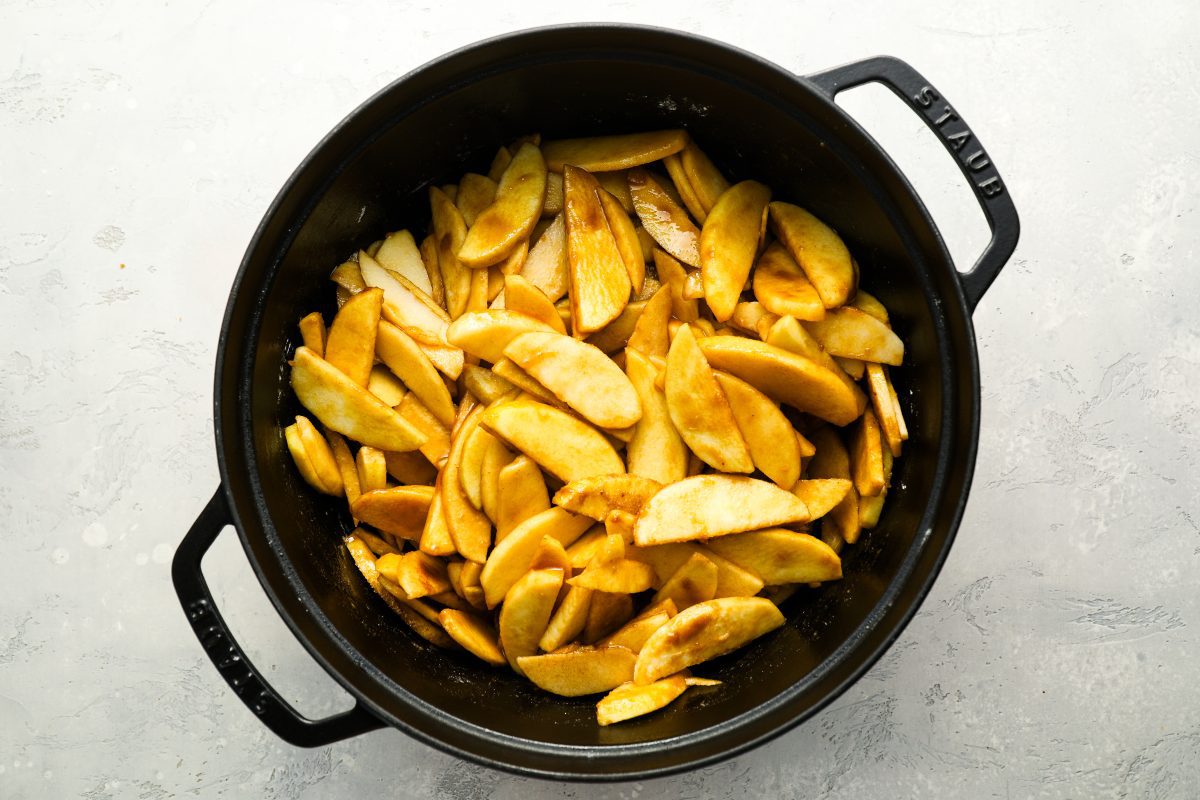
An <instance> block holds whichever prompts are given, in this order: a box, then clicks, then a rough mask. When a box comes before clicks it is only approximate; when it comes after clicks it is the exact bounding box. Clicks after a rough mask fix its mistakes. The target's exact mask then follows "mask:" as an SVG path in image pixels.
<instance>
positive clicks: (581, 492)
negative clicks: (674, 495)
mask: <svg viewBox="0 0 1200 800" xmlns="http://www.w3.org/2000/svg"><path fill="white" fill-rule="evenodd" d="M660 489H662V484H661V483H659V482H658V481H655V480H651V479H650V478H644V477H642V476H641V475H595V476H593V477H590V478H582V479H580V480H577V481H571V482H570V483H568V484H567V485H566V486H564V487H562V488H561V489H559V490H558V491H557V492H556V493H555V494H554V504H555V505H556V506H559V507H561V508H565V509H567V510H568V511H572V512H574V513H576V514H583V515H585V516H588V517H591V518H592V519H594V520H597V521H600V522H603V521H604V520H605V519H606V518H607V517H608V515H609V512H611V511H626V512H629V513H630V514H637V513H638V512H639V511H641V510H642V507H643V506H644V505H646V503H647V501H649V500H650V498H651V497H653V496H654V495H656V494H657V493H658V491H659V490H660Z"/></svg>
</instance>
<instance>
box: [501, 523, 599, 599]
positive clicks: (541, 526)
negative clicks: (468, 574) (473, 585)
mask: <svg viewBox="0 0 1200 800" xmlns="http://www.w3.org/2000/svg"><path fill="white" fill-rule="evenodd" d="M591 524H592V521H591V520H590V519H588V518H587V517H581V516H579V515H578V514H572V513H571V512H569V511H564V510H563V509H561V508H548V509H546V510H545V511H542V512H541V513H539V514H535V515H533V516H531V517H529V518H528V519H526V520H525V521H523V522H522V523H520V524H519V525H517V526H516V527H515V528H513V529H512V531H510V532H509V534H508V535H507V536H505V537H504V538H503V539H501V540H500V541H499V542H498V543H497V544H496V546H495V547H494V548H493V549H492V552H491V553H490V554H489V555H488V558H487V562H486V563H485V564H484V566H483V572H482V573H480V576H479V583H480V585H481V586H482V587H483V594H484V599H485V600H486V601H487V605H488V608H495V607H496V606H497V605H499V604H500V601H501V600H503V599H504V596H505V594H506V593H507V592H508V590H509V589H510V588H511V587H512V585H513V584H514V583H516V582H517V580H518V579H519V578H520V577H521V576H522V575H524V574H525V573H527V572H528V571H529V566H530V564H532V563H533V558H534V556H535V555H536V554H537V552H538V548H539V546H540V545H541V543H542V539H543V538H544V537H546V536H550V537H553V538H555V539H557V540H558V542H559V543H560V544H562V545H563V546H564V547H566V546H569V545H571V544H573V543H574V542H575V540H576V539H578V538H579V537H580V536H582V535H583V532H584V531H585V530H587V529H588V527H590V526H591Z"/></svg>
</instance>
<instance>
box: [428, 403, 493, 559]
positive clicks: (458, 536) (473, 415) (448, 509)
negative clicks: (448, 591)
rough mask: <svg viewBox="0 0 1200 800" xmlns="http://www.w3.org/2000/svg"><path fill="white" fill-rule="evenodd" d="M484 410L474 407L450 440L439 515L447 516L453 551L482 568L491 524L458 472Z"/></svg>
mask: <svg viewBox="0 0 1200 800" xmlns="http://www.w3.org/2000/svg"><path fill="white" fill-rule="evenodd" d="M484 411H485V409H484V408H483V407H478V406H477V407H476V408H474V409H472V410H471V411H470V412H469V413H468V414H467V416H466V417H465V418H464V419H463V422H462V427H461V428H459V430H458V431H457V432H455V433H454V434H453V435H452V437H451V443H450V455H449V457H448V458H447V459H446V466H445V467H443V468H442V479H441V486H440V489H441V494H442V513H443V514H445V516H446V527H447V528H449V529H450V538H451V539H453V540H454V548H455V549H456V550H457V551H458V552H459V554H460V555H462V557H463V558H465V559H467V560H468V561H477V562H479V563H480V564H482V563H483V562H484V561H486V560H487V556H488V548H489V547H490V546H491V543H492V521H491V520H490V519H488V518H487V515H486V514H484V513H483V512H482V511H480V510H479V509H478V508H476V507H475V506H474V505H473V504H472V503H471V500H470V498H468V496H467V493H466V491H464V490H463V486H462V480H461V478H460V471H461V469H462V459H463V450H464V448H465V447H466V443H467V440H468V439H469V438H470V435H471V432H472V431H473V430H474V429H475V427H476V426H477V425H478V424H479V421H480V419H481V418H482V416H483V413H484Z"/></svg>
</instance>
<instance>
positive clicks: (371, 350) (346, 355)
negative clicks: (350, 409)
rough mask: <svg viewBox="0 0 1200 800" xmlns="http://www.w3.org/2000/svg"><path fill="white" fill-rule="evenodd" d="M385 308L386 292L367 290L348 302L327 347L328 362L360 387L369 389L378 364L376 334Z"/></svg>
mask: <svg viewBox="0 0 1200 800" xmlns="http://www.w3.org/2000/svg"><path fill="white" fill-rule="evenodd" d="M382 308H383V291H382V290H380V289H374V288H372V289H367V290H365V291H362V292H359V293H358V294H356V295H354V297H351V298H350V299H349V300H347V301H346V304H345V305H344V306H342V307H341V309H340V310H339V311H338V313H337V316H335V317H334V318H333V325H331V326H330V328H329V339H328V341H326V343H325V360H326V361H328V362H329V364H330V365H331V366H334V367H337V368H338V369H340V370H341V371H342V372H343V373H344V374H345V375H346V377H347V378H349V379H350V380H352V381H354V382H355V383H357V384H358V385H359V386H366V385H367V381H368V380H369V379H370V377H371V366H372V365H373V364H374V363H375V331H376V329H377V328H378V327H379V313H380V310H381V309H382Z"/></svg>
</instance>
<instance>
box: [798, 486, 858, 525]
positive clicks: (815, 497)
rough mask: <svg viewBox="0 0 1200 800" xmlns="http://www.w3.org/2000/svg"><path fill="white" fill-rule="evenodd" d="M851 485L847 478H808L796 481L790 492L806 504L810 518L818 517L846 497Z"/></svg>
mask: <svg viewBox="0 0 1200 800" xmlns="http://www.w3.org/2000/svg"><path fill="white" fill-rule="evenodd" d="M853 485H854V482H853V481H851V480H849V479H848V478H809V479H807V480H803V481H797V482H796V485H795V486H794V487H792V492H793V493H794V494H795V495H796V496H797V497H799V498H800V499H801V500H803V501H804V505H806V506H808V513H809V515H810V517H811V519H820V518H821V517H823V516H825V515H826V514H828V513H829V512H830V511H832V510H833V509H834V508H836V507H837V506H838V504H839V503H841V502H842V501H843V500H844V499H846V495H847V494H848V493H849V492H850V488H851V487H852V486H853Z"/></svg>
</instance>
